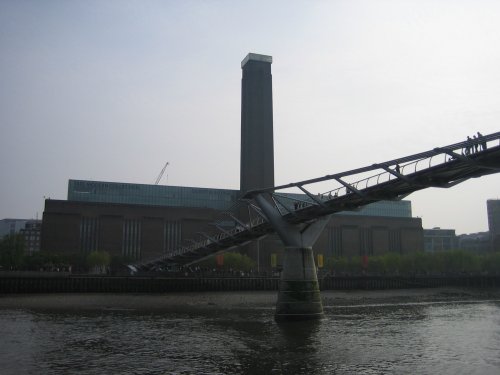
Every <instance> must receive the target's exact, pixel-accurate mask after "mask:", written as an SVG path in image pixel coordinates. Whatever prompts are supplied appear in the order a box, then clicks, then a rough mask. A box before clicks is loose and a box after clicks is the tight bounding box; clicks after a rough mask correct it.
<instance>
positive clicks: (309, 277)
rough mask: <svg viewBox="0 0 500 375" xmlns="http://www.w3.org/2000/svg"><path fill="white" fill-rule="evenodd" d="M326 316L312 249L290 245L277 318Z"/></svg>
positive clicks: (287, 248)
mask: <svg viewBox="0 0 500 375" xmlns="http://www.w3.org/2000/svg"><path fill="white" fill-rule="evenodd" d="M322 316H323V304H322V303H321V295H320V291H319V283H318V276H317V273H316V265H315V263H314V255H313V251H312V248H311V247H294V246H287V247H286V248H285V258H284V262H283V271H282V273H281V280H280V285H279V292H278V302H277V303H276V313H275V319H276V321H290V320H309V319H318V318H321V317H322Z"/></svg>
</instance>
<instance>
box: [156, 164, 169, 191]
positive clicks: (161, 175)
mask: <svg viewBox="0 0 500 375" xmlns="http://www.w3.org/2000/svg"><path fill="white" fill-rule="evenodd" d="M167 166H168V161H167V162H166V163H165V166H164V167H163V168H162V170H161V172H160V174H159V175H158V177H156V181H155V185H158V183H159V182H160V180H161V178H162V177H163V174H164V173H165V169H167Z"/></svg>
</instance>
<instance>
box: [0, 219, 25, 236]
mask: <svg viewBox="0 0 500 375" xmlns="http://www.w3.org/2000/svg"><path fill="white" fill-rule="evenodd" d="M28 221H29V220H28V219H1V220H0V238H3V237H4V236H7V235H9V234H16V233H19V232H20V231H21V229H24V226H25V225H26V223H27V222H28Z"/></svg>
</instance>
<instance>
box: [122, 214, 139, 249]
mask: <svg viewBox="0 0 500 375" xmlns="http://www.w3.org/2000/svg"><path fill="white" fill-rule="evenodd" d="M122 255H123V256H125V257H127V258H132V259H140V257H141V221H140V220H138V219H125V221H124V222H123V248H122Z"/></svg>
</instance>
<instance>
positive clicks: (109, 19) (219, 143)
mask: <svg viewBox="0 0 500 375" xmlns="http://www.w3.org/2000/svg"><path fill="white" fill-rule="evenodd" d="M499 20H500V1H497V0H491V1H487V0H466V1H460V0H449V1H439V0H430V1H424V0H415V1H403V0H393V1H381V0H378V1H373V0H366V1H357V0H345V1H290V0H287V1H269V0H267V1H234V0H228V1H166V0H164V1H125V0H124V1H121V0H120V1H63V0H61V1H38V0H34V1H17V0H12V1H10V0H0V126H1V133H0V157H1V164H0V176H1V183H0V219H1V218H7V217H9V218H31V217H35V216H36V215H37V213H38V215H39V217H41V214H42V212H43V197H44V196H46V197H51V198H52V199H66V198H67V184H68V179H89V180H99V181H117V182H131V183H144V184H150V183H153V182H154V180H155V179H156V177H157V176H158V174H159V172H160V170H161V169H162V167H163V165H164V164H165V163H166V162H167V161H168V162H169V163H170V165H169V166H168V168H167V171H166V173H165V176H164V177H163V179H162V184H169V185H179V186H200V187H212V188H231V189H238V188H239V157H240V156H239V152H240V90H241V65H240V63H241V60H243V58H244V57H245V56H246V55H247V53H248V52H254V53H261V54H267V55H272V56H273V59H274V62H273V65H272V73H273V102H274V145H275V175H276V177H275V180H276V184H284V183H288V182H292V181H298V180H303V179H306V178H313V177H318V176H323V175H325V174H329V173H335V172H341V171H344V170H348V169H352V168H357V167H362V166H365V165H371V164H372V163H375V162H382V161H386V160H389V159H394V158H398V157H402V156H406V155H409V154H413V153H417V152H421V151H426V150H429V149H432V148H434V147H437V146H444V145H447V144H451V143H455V142H459V141H462V140H464V139H465V138H466V136H467V135H472V134H475V133H476V132H477V131H481V132H482V133H483V134H490V133H493V132H497V131H500V68H499V67H500V48H499V46H500V22H499ZM498 198H500V175H493V176H487V177H483V178H480V179H476V180H473V181H468V182H466V183H464V184H462V185H459V186H456V187H454V188H452V189H448V190H441V189H427V190H425V191H422V192H418V193H415V194H413V195H410V196H409V199H410V200H411V201H412V207H413V214H414V216H419V217H422V219H423V226H424V228H431V227H436V226H439V227H441V228H452V229H456V230H457V234H460V233H471V232H477V231H486V230H487V228H488V227H487V215H486V200H487V199H498Z"/></svg>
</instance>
